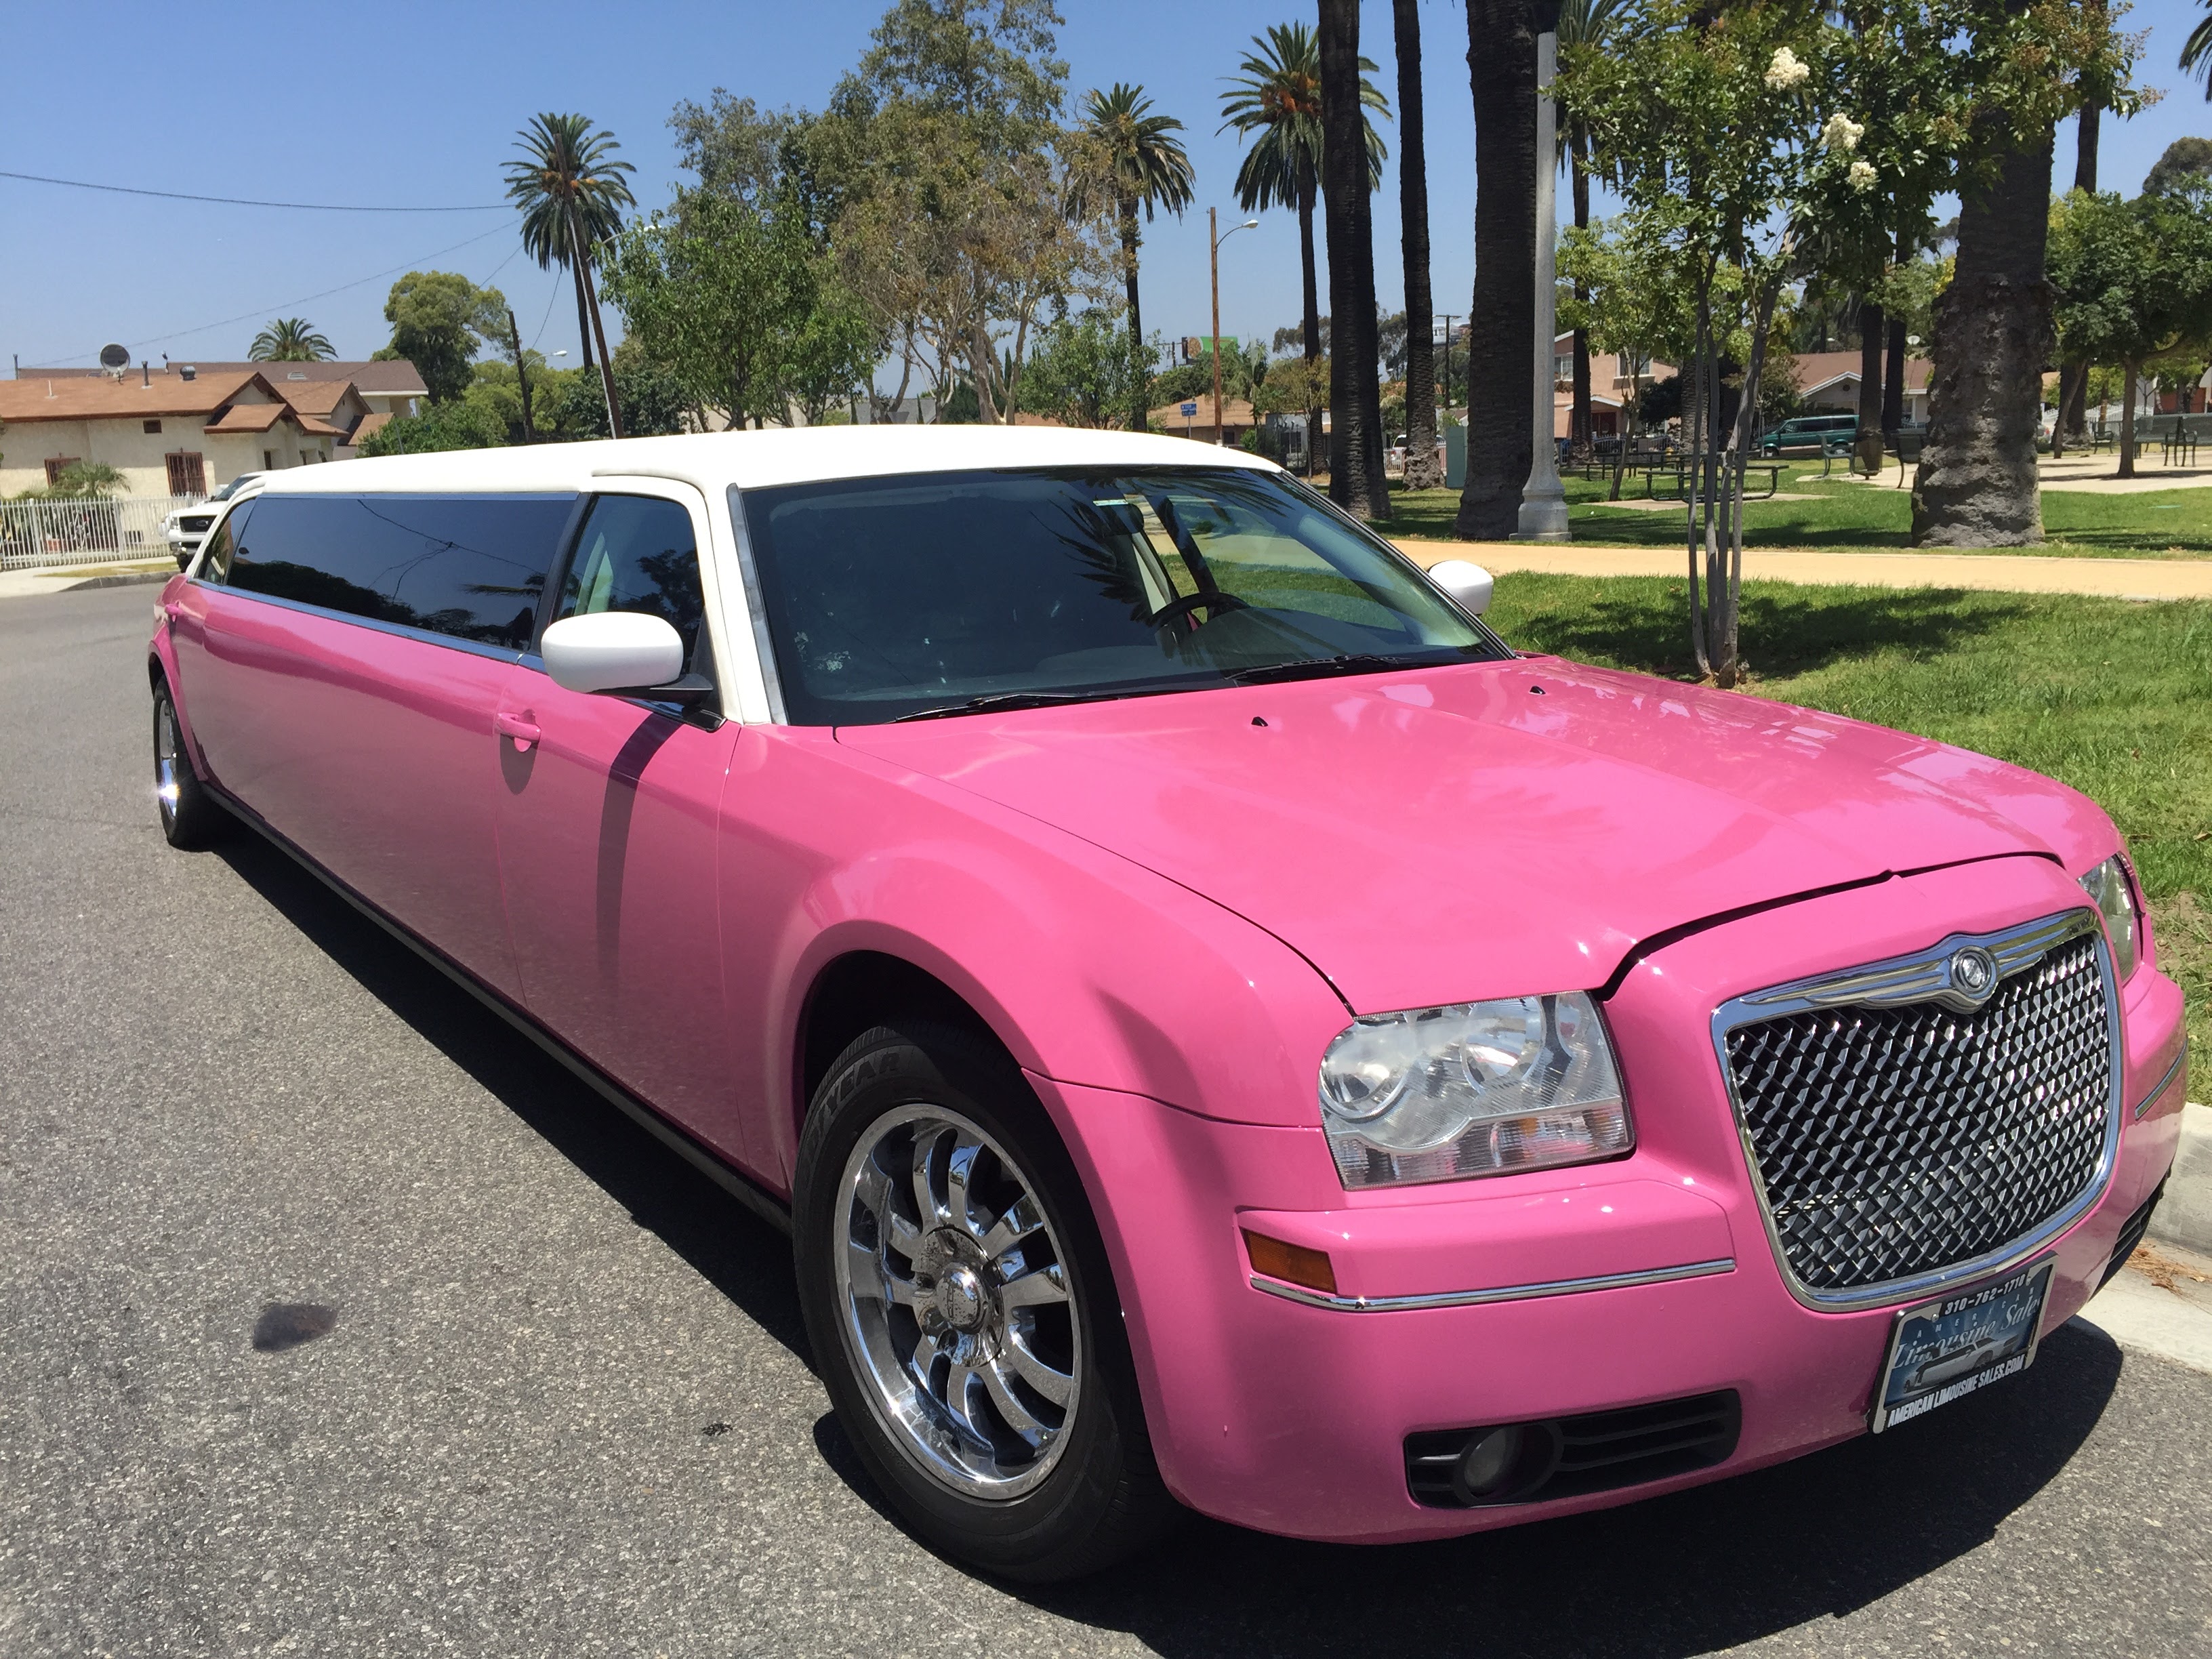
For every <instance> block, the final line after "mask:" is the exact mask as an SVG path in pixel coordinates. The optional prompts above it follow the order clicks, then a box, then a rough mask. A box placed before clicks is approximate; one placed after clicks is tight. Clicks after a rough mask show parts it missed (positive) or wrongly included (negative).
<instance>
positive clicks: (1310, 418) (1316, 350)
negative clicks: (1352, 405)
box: [1298, 179, 1322, 472]
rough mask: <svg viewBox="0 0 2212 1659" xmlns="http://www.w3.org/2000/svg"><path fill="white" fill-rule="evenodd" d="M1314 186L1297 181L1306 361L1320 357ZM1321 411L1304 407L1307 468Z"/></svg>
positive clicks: (1317, 445)
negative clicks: (1315, 268) (1315, 265)
mask: <svg viewBox="0 0 2212 1659" xmlns="http://www.w3.org/2000/svg"><path fill="white" fill-rule="evenodd" d="M1313 214H1314V187H1313V180H1312V179H1301V180H1300V181H1299V183H1298V268H1299V273H1300V275H1301V276H1303V277H1304V282H1305V307H1306V309H1305V315H1304V318H1303V319H1301V322H1302V324H1303V325H1304V330H1305V337H1306V362H1308V363H1309V364H1311V363H1317V362H1320V361H1321V284H1320V282H1319V280H1318V279H1317V278H1316V276H1315V275H1314V234H1313ZM1321 422H1322V410H1318V409H1310V410H1306V471H1308V472H1311V471H1315V470H1316V468H1317V467H1318V466H1319V465H1321Z"/></svg>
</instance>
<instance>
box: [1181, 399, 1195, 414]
mask: <svg viewBox="0 0 2212 1659" xmlns="http://www.w3.org/2000/svg"><path fill="white" fill-rule="evenodd" d="M1182 412H1183V413H1184V414H1185V415H1195V414H1197V413H1198V399H1196V398H1192V399H1191V400H1190V402H1188V403H1187V404H1184V405H1183V406H1182Z"/></svg>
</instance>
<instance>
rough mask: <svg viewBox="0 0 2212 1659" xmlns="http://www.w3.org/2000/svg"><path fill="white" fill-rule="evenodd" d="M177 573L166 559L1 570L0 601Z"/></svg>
mask: <svg viewBox="0 0 2212 1659" xmlns="http://www.w3.org/2000/svg"><path fill="white" fill-rule="evenodd" d="M175 574H177V567H176V563H175V562H174V561H173V560H172V559H169V558H167V557H166V556H165V557H162V558H158V559H140V560H136V561H133V562H130V563H127V564H86V565H76V566H72V567H71V568H69V569H66V570H0V599H25V598H27V597H29V596H31V595H33V594H38V593H60V592H66V591H67V590H68V589H70V588H72V587H75V586H78V585H80V584H81V583H84V582H88V581H95V580H97V581H102V582H118V580H129V581H143V582H146V583H149V584H151V583H154V582H157V581H167V580H168V579H169V578H170V577H171V576H173V575H175Z"/></svg>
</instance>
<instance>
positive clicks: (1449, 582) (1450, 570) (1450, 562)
mask: <svg viewBox="0 0 2212 1659" xmlns="http://www.w3.org/2000/svg"><path fill="white" fill-rule="evenodd" d="M1429 580H1431V581H1432V582H1434V583H1435V584H1436V585H1437V586H1438V587H1441V588H1443V591H1444V592H1447V593H1449V594H1450V595H1451V596H1452V598H1454V599H1457V600H1458V601H1459V604H1460V608H1461V609H1462V610H1463V611H1470V612H1472V613H1473V614H1474V615H1475V616H1478V617H1480V615H1481V614H1482V613H1483V612H1484V611H1487V610H1489V609H1490V596H1491V594H1492V592H1493V591H1494V590H1495V589H1496V588H1497V586H1498V583H1497V582H1496V580H1493V579H1492V576H1491V574H1490V573H1489V572H1488V571H1487V570H1485V569H1484V568H1482V567H1481V566H1480V565H1479V564H1475V563H1473V562H1470V561H1468V560H1466V559H1445V560H1443V561H1442V562H1438V563H1436V564H1432V565H1431V566H1430V567H1429ZM545 637H546V639H547V641H549V642H550V641H551V639H552V637H553V635H552V631H551V630H550V629H548V630H547V632H546V635H545Z"/></svg>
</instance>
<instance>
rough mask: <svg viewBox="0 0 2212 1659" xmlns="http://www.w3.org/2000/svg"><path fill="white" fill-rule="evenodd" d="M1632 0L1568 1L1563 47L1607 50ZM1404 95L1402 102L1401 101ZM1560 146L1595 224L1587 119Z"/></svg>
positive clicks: (1577, 376) (1578, 200)
mask: <svg viewBox="0 0 2212 1659" xmlns="http://www.w3.org/2000/svg"><path fill="white" fill-rule="evenodd" d="M1628 9H1629V0H1565V4H1563V5H1562V6H1560V8H1559V50H1560V51H1562V52H1573V51H1577V50H1579V49H1583V48H1592V49H1595V50H1597V51H1601V52H1602V51H1604V50H1606V49H1607V47H1609V46H1611V45H1612V42H1613V35H1614V33H1615V32H1616V31H1618V30H1620V28H1622V27H1626V23H1627V21H1628V15H1627V14H1628ZM1404 101H1405V100H1403V99H1402V98H1401V99H1400V100H1399V102H1400V103H1401V105H1402V104H1403V103H1404ZM1559 149H1560V151H1561V152H1562V154H1564V155H1565V157H1566V160H1567V168H1568V182H1569V190H1570V194H1571V197H1572V199H1573V203H1574V213H1575V228H1577V230H1587V229H1588V228H1589V223H1590V165H1589V152H1590V135H1589V125H1588V123H1586V122H1584V121H1582V120H1579V119H1577V118H1576V117H1575V116H1574V115H1573V113H1572V112H1569V114H1568V116H1567V118H1566V119H1565V120H1564V121H1562V122H1560V123H1559ZM1574 335H1575V361H1574V393H1573V397H1574V403H1573V407H1572V410H1571V414H1570V415H1569V416H1568V421H1567V431H1568V434H1569V435H1570V436H1571V438H1572V439H1573V440H1574V441H1575V443H1576V444H1577V445H1578V446H1582V445H1587V444H1589V442H1590V439H1591V433H1592V426H1591V416H1590V410H1591V403H1590V343H1589V336H1588V335H1587V334H1585V333H1584V332H1583V331H1582V330H1580V329H1577V330H1575V331H1574Z"/></svg>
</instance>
